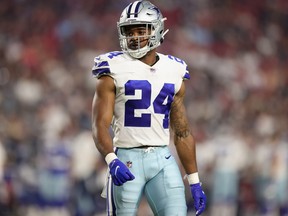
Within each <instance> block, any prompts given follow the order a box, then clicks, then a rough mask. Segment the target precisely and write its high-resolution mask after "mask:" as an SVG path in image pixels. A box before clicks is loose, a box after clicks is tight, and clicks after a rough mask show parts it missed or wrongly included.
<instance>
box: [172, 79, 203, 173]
mask: <svg viewBox="0 0 288 216" xmlns="http://www.w3.org/2000/svg"><path fill="white" fill-rule="evenodd" d="M184 95H185V84H184V82H183V83H182V85H181V88H180V90H179V91H178V92H177V94H176V95H175V97H174V101H173V103H172V106H171V113H170V119H171V128H172V130H173V132H174V144H175V147H176V150H177V153H178V156H179V159H180V161H181V163H182V165H183V167H184V169H185V171H186V173H187V174H192V173H196V172H197V162H196V148H195V140H194V137H193V135H192V133H191V130H190V126H189V122H188V118H187V115H186V109H185V106H184Z"/></svg>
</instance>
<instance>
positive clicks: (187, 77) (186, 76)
mask: <svg viewBox="0 0 288 216" xmlns="http://www.w3.org/2000/svg"><path fill="white" fill-rule="evenodd" d="M183 79H185V80H188V79H190V74H189V73H188V71H187V72H186V73H185V75H184V77H183Z"/></svg>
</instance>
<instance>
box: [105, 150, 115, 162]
mask: <svg viewBox="0 0 288 216" xmlns="http://www.w3.org/2000/svg"><path fill="white" fill-rule="evenodd" d="M117 158H118V157H117V156H116V154H115V153H114V152H111V153H108V154H107V155H106V156H105V161H106V163H107V165H109V164H110V163H111V162H112V161H113V160H115V159H117Z"/></svg>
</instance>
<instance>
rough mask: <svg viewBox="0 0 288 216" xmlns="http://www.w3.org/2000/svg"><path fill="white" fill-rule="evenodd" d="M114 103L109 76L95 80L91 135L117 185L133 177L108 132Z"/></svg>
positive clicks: (112, 82) (113, 93)
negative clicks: (121, 159)
mask: <svg viewBox="0 0 288 216" xmlns="http://www.w3.org/2000/svg"><path fill="white" fill-rule="evenodd" d="M114 104H115V85H114V81H113V79H112V78H111V77H109V76H102V77H100V78H99V79H98V80H97V85H96V92H95V95H94V98H93V103H92V135H93V139H94V142H95V145H96V147H97V149H98V150H99V152H100V153H101V154H102V155H103V157H105V161H106V163H107V165H108V166H109V171H110V174H111V176H112V180H113V183H114V184H115V185H117V186H120V185H122V184H124V183H125V182H126V181H130V180H133V179H134V178H135V177H134V176H133V174H132V173H131V172H130V171H129V169H128V168H127V166H126V165H125V164H123V163H122V162H121V161H120V160H119V159H118V158H117V156H116V154H115V153H114V150H113V142H112V137H111V135H110V132H109V128H110V124H111V121H112V118H113V111H114Z"/></svg>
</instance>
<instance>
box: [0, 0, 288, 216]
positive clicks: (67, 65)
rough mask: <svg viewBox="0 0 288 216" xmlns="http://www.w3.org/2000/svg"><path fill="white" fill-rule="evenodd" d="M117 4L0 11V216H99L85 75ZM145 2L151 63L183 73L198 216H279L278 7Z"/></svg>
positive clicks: (224, 1)
mask: <svg viewBox="0 0 288 216" xmlns="http://www.w3.org/2000/svg"><path fill="white" fill-rule="evenodd" d="M129 2H130V1H127V0H121V1H112V0H106V1H105V0H85V1H80V0H61V1H59V0H49V1H43V0H38V1H36V0H1V1H0V89H1V91H0V161H1V162H0V215H1V216H18V215H21V216H26V215H27V216H33V215H37V216H41V215H49V216H54V215H55V216H62V215H63V216H64V215H73V216H74V215H75V216H76V215H77V216H82V215H83V216H86V215H87V216H90V215H94V216H96V215H104V208H105V204H104V199H102V198H101V197H100V192H101V189H102V185H103V176H104V175H105V169H106V167H105V164H104V163H103V160H102V158H101V157H99V154H98V152H97V151H96V149H95V147H94V144H93V141H92V138H91V132H90V128H91V122H90V117H91V102H92V97H93V94H94V89H95V80H94V79H93V78H92V75H91V68H92V66H93V58H94V57H95V56H97V55H98V54H100V53H105V52H108V51H113V50H119V42H118V35H117V30H116V21H117V20H118V18H119V15H120V13H121V11H122V10H123V8H124V7H125V6H126V5H127V4H128V3H129ZM152 2H153V3H155V4H156V5H157V6H158V7H159V8H160V9H161V11H162V13H163V14H164V15H165V16H167V18H168V20H167V22H166V27H167V28H169V29H170V32H169V33H168V34H167V36H166V38H165V42H164V44H163V45H162V46H161V47H160V49H159V52H163V53H169V54H172V55H175V56H177V57H179V58H182V59H184V60H185V61H186V62H187V64H188V65H189V68H190V73H191V80H190V81H188V82H187V97H186V101H185V103H186V105H187V111H188V115H189V120H190V123H191V126H192V128H193V132H194V134H195V136H196V138H197V146H198V147H197V151H198V158H197V160H198V165H199V172H200V178H201V181H202V182H203V187H204V189H205V191H206V193H207V196H208V206H207V211H206V212H205V214H204V216H205V215H206V216H207V215H211V216H217V215H219V216H225V215H227V216H234V215H239V216H250V215H251V216H252V215H253V216H254V215H275V216H276V215H288V213H287V208H288V198H287V194H288V189H287V184H288V180H287V175H288V168H287V166H288V134H287V131H288V112H287V109H288V87H287V86H288V61H287V60H288V59H287V58H288V37H287V36H288V1H285V0H274V1H271V0H254V1H248V0H234V1H233V0H182V1H173V0H165V1H164V0H159V1H156V0H154V1H152ZM171 149H172V151H174V149H173V145H172V146H171ZM187 201H188V203H189V215H193V207H192V202H191V195H190V192H189V188H188V187H187ZM285 212H286V213H285ZM139 215H146V216H147V215H152V214H151V212H150V210H149V208H148V207H147V203H146V202H145V199H144V200H143V201H142V203H141V207H140V211H139Z"/></svg>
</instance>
